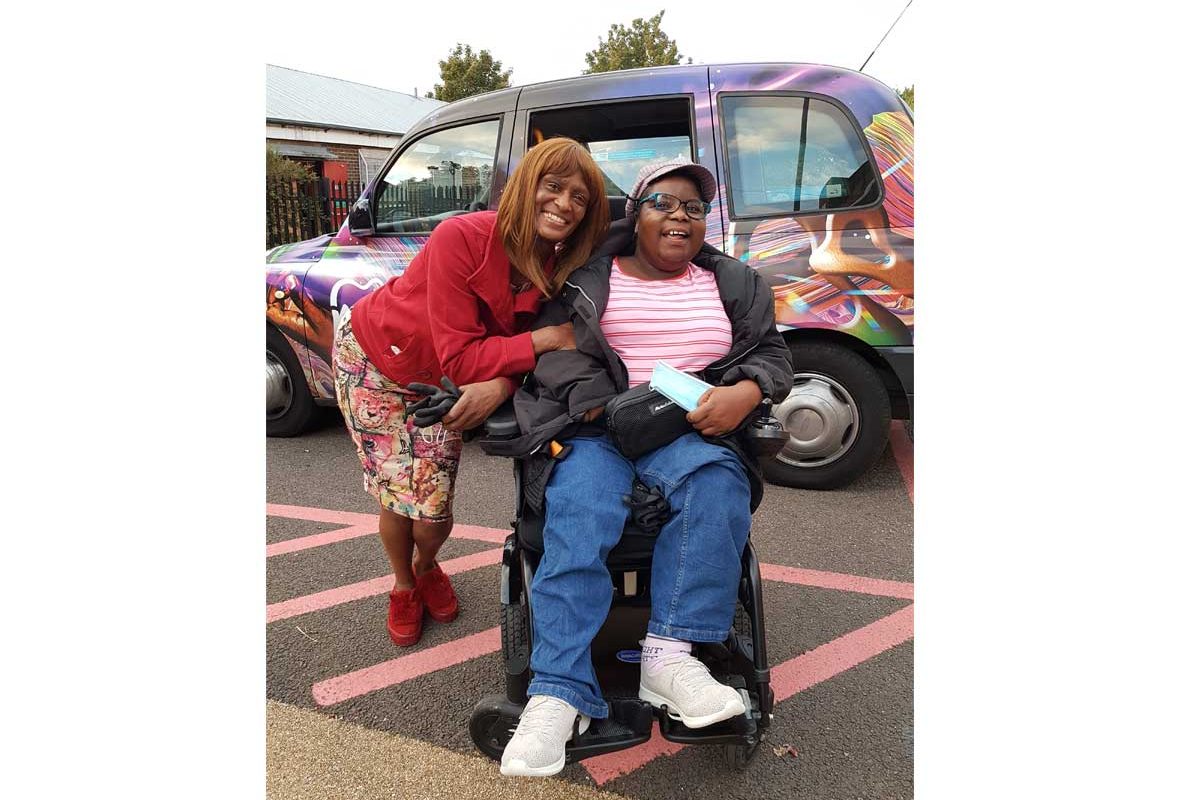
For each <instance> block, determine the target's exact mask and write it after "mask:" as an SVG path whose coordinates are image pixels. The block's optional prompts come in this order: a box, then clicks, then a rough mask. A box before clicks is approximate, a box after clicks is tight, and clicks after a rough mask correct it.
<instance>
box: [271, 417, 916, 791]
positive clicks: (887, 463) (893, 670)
mask: <svg viewBox="0 0 1200 800" xmlns="http://www.w3.org/2000/svg"><path fill="white" fill-rule="evenodd" d="M909 436H910V435H909V434H908V433H906V432H905V430H904V427H903V426H901V425H899V424H897V425H895V426H894V428H893V432H892V445H891V446H889V448H888V450H887V451H886V452H885V454H884V457H883V459H882V460H881V461H880V463H879V464H878V465H876V467H874V468H873V469H872V470H871V471H870V472H869V473H868V474H867V475H865V476H864V477H863V478H861V479H860V480H859V481H857V482H856V483H855V484H853V485H852V486H850V487H848V488H845V489H841V490H838V491H833V492H812V491H804V490H798V489H788V488H782V487H776V486H768V487H767V490H766V496H765V498H764V500H763V503H762V506H761V507H760V508H759V510H758V512H757V513H756V514H755V516H754V528H753V531H752V538H753V541H754V543H755V547H756V549H757V552H758V556H759V559H760V561H761V562H763V573H764V578H766V580H765V588H764V602H765V606H766V615H767V637H768V653H769V656H770V661H771V665H772V685H773V687H774V688H775V692H776V696H777V705H776V708H775V718H774V722H773V725H772V727H771V729H770V732H769V738H768V740H767V741H766V742H765V743H764V744H763V746H762V747H761V748H760V754H759V756H758V757H757V759H756V760H755V761H754V762H752V764H751V765H750V767H749V769H748V770H746V771H745V772H734V771H732V770H730V769H729V768H728V767H727V766H726V765H725V763H724V761H723V760H722V759H721V757H720V754H719V751H718V750H717V749H715V748H711V747H699V746H695V747H680V746H677V745H673V744H670V743H667V742H665V741H662V740H660V739H659V738H658V737H657V736H656V737H655V738H654V739H652V740H651V742H650V743H648V744H647V745H643V746H641V747H640V748H634V749H632V750H627V751H623V752H622V753H621V754H618V756H616V757H602V758H596V759H589V760H587V761H584V762H582V763H581V764H574V765H571V766H568V767H567V768H566V769H565V770H564V771H563V772H562V773H561V774H560V775H559V776H557V777H556V778H553V779H547V780H541V781H536V780H529V779H522V780H510V779H501V778H500V777H499V773H498V767H497V765H496V763H495V762H492V761H490V760H488V759H486V758H485V757H484V756H482V755H481V754H480V753H479V752H478V751H477V750H476V749H475V747H474V745H473V744H472V742H471V740H470V737H469V735H468V733H467V721H468V719H469V717H470V712H471V708H472V706H473V705H474V704H475V702H476V701H477V700H478V699H479V697H480V696H482V695H484V694H488V693H499V692H502V691H503V680H502V668H501V663H500V656H499V653H498V651H497V649H496V648H498V646H499V645H498V641H499V640H498V635H497V634H496V632H495V628H496V626H497V625H498V624H499V601H498V591H497V589H498V580H499V567H498V564H499V554H498V549H497V548H498V547H499V542H500V541H502V537H503V534H504V532H505V531H507V529H508V524H509V520H510V517H511V513H512V491H513V489H512V476H511V467H510V462H509V461H507V460H506V459H500V458H492V457H488V456H485V455H484V454H483V453H482V452H481V451H480V450H479V448H478V445H477V444H474V443H472V444H468V445H467V446H466V448H465V450H464V455H463V461H462V466H461V469H460V475H459V483H458V490H457V495H456V501H455V520H456V526H457V527H456V531H455V535H453V536H452V538H451V539H450V540H449V541H448V542H447V543H446V545H445V547H444V548H443V551H442V554H441V561H442V562H443V563H444V564H447V565H448V568H451V567H453V568H454V569H456V570H458V571H457V572H456V573H455V574H454V575H453V581H454V585H455V587H456V590H457V591H458V594H459V597H460V601H461V604H462V612H461V614H460V616H459V618H458V619H457V620H456V621H454V622H452V623H450V624H447V625H440V624H437V623H433V622H429V621H427V625H426V629H425V634H424V636H423V638H422V640H421V642H420V643H419V644H418V645H416V646H415V647H411V648H397V647H395V646H394V645H392V643H391V641H390V640H389V639H388V636H387V632H386V629H385V627H384V621H385V618H386V612H387V596H386V591H387V588H388V585H390V579H388V578H387V577H386V576H387V574H388V568H387V562H386V559H385V557H384V554H383V550H382V547H381V546H380V544H379V542H378V539H377V534H376V528H375V527H374V526H373V525H372V524H371V523H372V517H373V516H374V514H375V513H376V508H375V501H374V500H373V499H372V498H371V497H370V496H369V495H367V494H366V493H365V492H364V491H363V490H362V474H361V471H360V469H359V466H358V460H357V457H356V456H355V453H354V448H353V444H352V443H351V441H350V439H349V437H348V436H347V434H346V433H345V431H344V429H343V428H342V424H341V420H340V418H339V417H338V416H337V413H336V411H332V410H330V411H328V413H327V414H326V415H325V418H324V419H323V421H322V423H321V425H320V426H319V427H318V428H317V429H316V430H313V431H311V432H309V433H308V434H306V435H304V436H302V437H298V438H294V439H269V440H268V441H267V503H268V508H267V512H268V513H267V524H266V531H267V535H266V544H267V559H266V589H267V618H268V622H267V699H268V733H267V749H268V764H267V777H268V794H269V796H271V797H273V798H280V800H282V799H283V798H293V797H295V798H300V797H328V798H334V797H338V798H340V797H355V798H358V797H362V798H367V797H431V798H432V797H485V796H486V797H501V796H507V795H508V793H510V792H511V793H512V794H513V796H518V795H519V796H522V797H564V798H565V797H599V796H603V795H602V793H609V795H610V796H611V794H612V793H615V794H616V795H621V796H625V797H631V798H645V799H646V800H665V798H676V797H679V798H683V797H722V798H725V797H728V798H756V799H757V798H775V797H778V798H795V797H803V798H821V799H822V800H825V799H829V800H833V799H834V798H908V797H911V796H912V793H913V784H912V781H913V778H912V776H913V769H912V754H913V740H912V725H913V709H912V662H913V649H912V648H913V642H912V610H913V609H912V579H913V576H912V563H913V561H912V538H913V537H912V534H913V527H912V498H911V494H910V491H911V490H910V488H909V487H910V486H911V463H912V456H911V449H912V448H911V440H910V438H909ZM385 584H386V585H385ZM631 644H632V646H634V647H636V644H634V643H631ZM434 776H437V777H436V779H435V778H434ZM531 787H532V788H531ZM597 788H599V789H600V790H601V791H600V792H597Z"/></svg>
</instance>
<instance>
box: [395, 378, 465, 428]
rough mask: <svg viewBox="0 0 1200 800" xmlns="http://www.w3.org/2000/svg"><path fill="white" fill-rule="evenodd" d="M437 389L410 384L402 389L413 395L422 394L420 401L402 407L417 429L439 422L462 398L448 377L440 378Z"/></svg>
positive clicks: (426, 385)
mask: <svg viewBox="0 0 1200 800" xmlns="http://www.w3.org/2000/svg"><path fill="white" fill-rule="evenodd" d="M442 386H443V387H444V388H441V389H439V388H438V387H436V386H433V385H431V384H428V383H410V384H409V385H408V386H405V387H404V388H405V389H407V390H408V391H410V392H413V393H414V394H423V395H425V397H422V398H421V399H420V400H417V401H414V402H412V403H408V404H407V405H405V406H404V412H405V413H406V414H408V415H409V416H410V417H412V418H413V422H414V423H416V426H417V427H418V428H428V427H429V426H430V425H433V424H434V423H437V422H441V421H442V417H444V416H446V414H447V413H448V412H449V411H450V409H452V408H454V404H455V403H457V402H458V399H459V398H460V397H462V392H461V391H460V390H459V388H458V387H457V386H455V385H454V381H452V380H450V378H449V377H447V376H443V377H442Z"/></svg>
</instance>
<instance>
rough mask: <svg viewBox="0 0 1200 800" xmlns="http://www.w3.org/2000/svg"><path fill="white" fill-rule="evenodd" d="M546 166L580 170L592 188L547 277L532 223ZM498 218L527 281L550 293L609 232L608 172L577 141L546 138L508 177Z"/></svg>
mask: <svg viewBox="0 0 1200 800" xmlns="http://www.w3.org/2000/svg"><path fill="white" fill-rule="evenodd" d="M547 172H551V173H554V174H555V175H570V174H571V173H572V172H578V173H579V174H580V176H581V177H582V178H583V182H584V184H585V185H586V186H587V190H588V204H587V210H586V211H585V212H584V216H583V219H582V220H580V222H579V226H578V227H577V228H575V230H574V231H572V232H571V235H570V236H569V237H567V239H566V241H564V242H563V243H562V247H561V248H560V249H559V251H558V257H557V258H556V259H555V261H554V272H553V273H552V274H551V275H550V277H549V279H547V277H546V275H545V273H543V272H542V264H541V263H539V261H538V258H537V253H536V251H535V247H536V245H537V233H536V232H535V227H534V224H535V222H536V220H537V207H536V197H537V188H538V183H539V182H540V181H541V179H542V176H543V175H545V174H546V173H547ZM496 221H497V223H498V224H499V226H500V232H501V236H502V238H503V242H504V251H505V253H507V254H508V260H509V261H510V262H512V265H513V267H514V268H515V269H516V270H517V272H519V273H521V275H523V276H525V279H526V280H527V281H529V282H530V283H532V284H533V285H534V286H536V287H538V289H540V290H541V292H542V294H544V295H546V296H547V297H550V296H551V295H553V294H555V293H557V292H558V290H559V289H561V288H562V285H563V282H564V281H566V279H567V276H568V275H570V274H571V272H572V271H574V270H575V269H577V268H578V267H581V266H583V263H584V262H585V261H587V259H588V256H589V255H591V253H592V251H593V250H595V249H596V247H597V246H599V244H600V242H601V240H602V239H603V238H604V235H605V234H606V233H608V222H609V212H608V197H607V194H606V192H605V189H604V175H603V174H602V173H601V172H600V168H599V167H597V166H596V162H595V161H593V160H592V155H591V153H589V152H588V151H587V148H585V147H584V146H583V145H581V144H580V143H579V142H577V141H575V140H574V139H567V138H565V137H554V138H553V139H547V140H546V141H544V142H541V143H540V144H538V145H536V146H535V147H531V148H530V149H529V152H527V153H526V154H525V158H523V159H521V163H520V164H518V165H517V169H516V171H514V172H513V174H512V177H511V178H509V179H508V184H507V185H506V186H505V187H504V194H502V195H501V196H500V208H499V210H498V211H497V218H496Z"/></svg>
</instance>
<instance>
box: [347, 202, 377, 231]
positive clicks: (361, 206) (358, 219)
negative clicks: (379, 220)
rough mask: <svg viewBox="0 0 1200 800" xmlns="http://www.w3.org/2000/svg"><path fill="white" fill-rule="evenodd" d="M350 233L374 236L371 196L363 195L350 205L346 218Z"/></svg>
mask: <svg viewBox="0 0 1200 800" xmlns="http://www.w3.org/2000/svg"><path fill="white" fill-rule="evenodd" d="M348 225H349V227H350V233H351V234H352V235H354V236H374V235H375V220H374V219H373V218H372V216H371V198H370V197H369V196H364V197H360V198H358V201H357V202H356V203H355V204H354V205H352V206H351V207H350V216H349V219H348Z"/></svg>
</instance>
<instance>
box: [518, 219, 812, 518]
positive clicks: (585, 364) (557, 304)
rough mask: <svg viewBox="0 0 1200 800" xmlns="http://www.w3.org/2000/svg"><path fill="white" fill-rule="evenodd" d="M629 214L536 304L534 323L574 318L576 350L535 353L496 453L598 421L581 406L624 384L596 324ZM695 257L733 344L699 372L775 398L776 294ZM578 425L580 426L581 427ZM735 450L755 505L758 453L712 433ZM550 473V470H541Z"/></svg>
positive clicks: (533, 446)
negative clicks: (710, 282) (516, 431)
mask: <svg viewBox="0 0 1200 800" xmlns="http://www.w3.org/2000/svg"><path fill="white" fill-rule="evenodd" d="M632 230H633V225H632V220H629V219H625V220H620V221H618V222H615V223H613V225H612V228H611V229H610V232H609V236H608V238H607V239H606V240H605V243H604V245H602V246H601V248H600V249H599V250H598V251H597V253H596V255H594V256H593V257H592V258H591V260H589V261H588V262H587V263H586V264H584V265H583V266H582V267H580V268H579V269H577V270H575V271H574V272H573V273H571V276H570V277H569V278H567V282H566V285H565V286H564V287H563V290H562V292H560V293H559V295H558V296H557V297H556V298H554V299H553V300H551V301H548V302H547V303H545V304H544V305H543V306H542V309H541V311H540V312H539V314H538V317H537V320H536V321H535V322H534V325H533V327H534V328H535V329H536V328H542V327H545V326H547V325H558V324H561V323H563V322H566V321H568V320H570V321H572V322H573V323H574V328H575V346H576V349H575V350H556V351H552V352H549V353H543V354H542V355H541V356H539V357H538V360H537V365H536V366H535V367H534V371H533V372H532V373H531V374H530V376H529V377H528V378H527V379H526V381H525V383H524V385H523V386H522V387H521V388H520V389H519V390H518V391H517V393H516V395H514V397H513V409H514V412H515V414H516V419H517V423H518V425H519V426H520V429H521V435H520V436H518V437H517V438H516V439H513V440H510V441H509V442H505V443H504V445H503V449H498V450H496V451H495V452H497V453H498V454H504V455H512V456H533V455H534V454H537V453H540V452H542V451H543V450H544V447H545V445H546V444H547V443H548V442H550V441H551V440H553V439H557V440H558V441H560V442H565V440H566V439H567V438H569V437H571V436H573V435H575V434H577V433H586V432H588V431H587V429H588V428H591V429H592V432H598V431H599V430H600V426H599V425H598V424H595V423H593V424H591V425H587V424H585V423H582V422H581V419H582V417H583V415H584V414H585V413H587V412H588V411H590V410H591V409H593V408H596V407H597V406H601V405H604V404H605V403H606V402H607V401H608V400H610V399H611V398H612V397H614V396H616V395H617V394H620V393H621V392H623V391H625V390H626V389H628V388H629V374H628V371H627V370H626V369H625V365H624V364H623V363H622V361H621V358H620V356H618V355H617V353H616V351H614V350H613V349H612V347H610V346H609V344H608V342H607V341H606V340H605V338H604V335H603V333H602V332H601V330H600V317H601V315H602V314H603V313H604V309H605V308H606V307H607V305H608V294H609V283H608V282H609V274H610V272H611V270H612V264H613V256H614V255H617V254H629V253H632V252H633V233H632ZM693 263H694V264H696V266H698V267H700V268H701V269H706V270H709V271H710V272H713V273H714V274H715V275H716V279H717V291H718V293H719V294H720V296H721V302H722V304H723V305H724V306H725V312H726V314H727V315H728V316H729V321H730V327H731V328H732V334H733V345H732V347H731V349H730V351H729V355H728V356H726V357H725V358H722V359H719V360H717V361H716V362H714V363H713V364H712V365H710V366H709V367H707V368H706V369H705V370H704V371H703V372H701V373H700V377H701V378H702V379H703V380H705V381H707V382H708V383H711V384H713V385H714V386H731V385H733V384H735V383H737V382H738V381H740V380H743V379H745V378H749V379H751V380H753V381H754V382H755V383H757V384H758V385H759V387H760V388H761V389H762V391H763V395H764V396H765V397H768V398H770V399H771V400H772V401H774V402H777V403H778V402H781V401H782V400H783V399H784V398H786V397H787V395H788V393H789V392H790V391H791V388H792V362H791V353H790V351H789V349H788V346H787V344H786V343H785V342H784V341H783V336H781V335H780V333H779V331H778V330H777V329H776V327H775V297H774V294H773V293H772V292H771V289H770V287H769V286H767V283H766V281H764V280H763V279H762V277H760V276H759V275H758V273H757V272H756V271H755V270H753V269H751V268H749V267H747V266H746V265H744V264H742V263H741V262H740V261H737V260H736V259H733V258H730V257H728V256H726V255H725V254H724V253H722V252H721V251H719V250H717V249H715V248H713V247H711V246H709V245H707V244H705V245H704V246H703V248H702V249H701V251H700V253H699V254H698V255H697V256H696V257H695V258H694V259H693ZM581 428H583V429H584V430H581ZM710 441H713V442H715V443H717V444H722V445H725V446H727V447H730V448H731V449H733V450H734V451H735V452H736V453H737V454H738V455H739V457H741V459H742V461H743V463H745V465H746V467H747V469H748V471H749V472H750V474H751V476H752V480H751V485H752V490H753V491H752V494H753V503H752V505H753V506H757V505H758V501H759V499H760V498H761V496H762V485H761V480H762V479H761V473H760V472H759V468H758V463H757V460H756V459H754V458H751V457H749V456H748V455H747V453H746V451H745V449H744V448H743V447H742V446H741V444H740V442H739V441H738V435H737V433H736V432H735V433H733V434H729V435H727V436H724V437H721V438H719V439H710ZM547 477H548V476H547Z"/></svg>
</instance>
